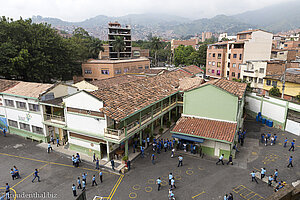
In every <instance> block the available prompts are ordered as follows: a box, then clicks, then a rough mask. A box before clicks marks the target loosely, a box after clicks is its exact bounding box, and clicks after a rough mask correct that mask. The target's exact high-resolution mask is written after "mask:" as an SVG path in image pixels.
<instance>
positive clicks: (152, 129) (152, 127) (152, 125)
mask: <svg viewBox="0 0 300 200" xmlns="http://www.w3.org/2000/svg"><path fill="white" fill-rule="evenodd" d="M153 131H154V122H152V123H151V136H153Z"/></svg>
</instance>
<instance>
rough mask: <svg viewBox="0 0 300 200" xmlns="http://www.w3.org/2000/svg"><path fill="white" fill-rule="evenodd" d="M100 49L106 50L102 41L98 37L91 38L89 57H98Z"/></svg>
mask: <svg viewBox="0 0 300 200" xmlns="http://www.w3.org/2000/svg"><path fill="white" fill-rule="evenodd" d="M100 51H104V48H103V46H102V41H101V40H99V39H98V38H91V41H90V44H89V57H91V58H95V59H96V58H98V56H99V53H100Z"/></svg>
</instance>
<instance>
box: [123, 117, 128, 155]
mask: <svg viewBox="0 0 300 200" xmlns="http://www.w3.org/2000/svg"><path fill="white" fill-rule="evenodd" d="M124 132H125V137H127V124H126V120H125V121H124ZM128 140H129V139H126V140H125V156H128Z"/></svg>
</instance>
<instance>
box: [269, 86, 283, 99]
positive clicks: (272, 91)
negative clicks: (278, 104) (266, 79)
mask: <svg viewBox="0 0 300 200" xmlns="http://www.w3.org/2000/svg"><path fill="white" fill-rule="evenodd" d="M269 94H270V95H272V96H275V97H280V90H279V88H278V87H272V88H271V89H270V91H269Z"/></svg>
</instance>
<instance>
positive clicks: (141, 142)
mask: <svg viewBox="0 0 300 200" xmlns="http://www.w3.org/2000/svg"><path fill="white" fill-rule="evenodd" d="M142 144H143V133H142V131H140V145H142Z"/></svg>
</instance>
